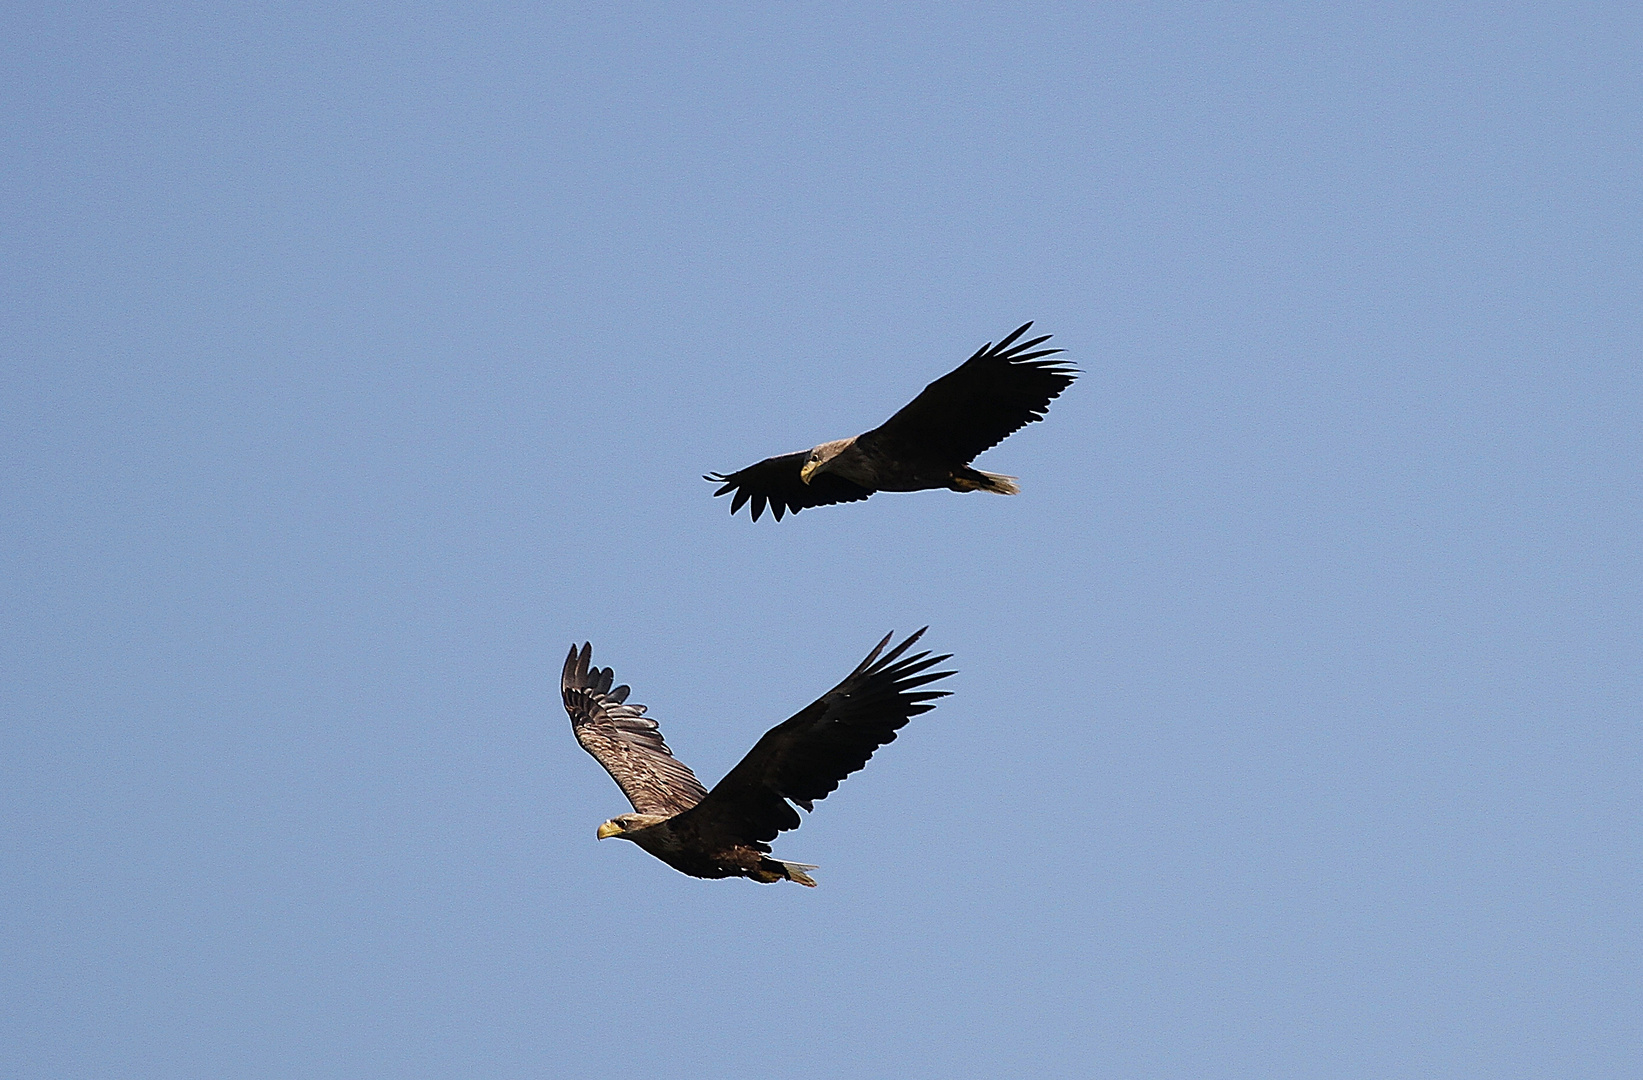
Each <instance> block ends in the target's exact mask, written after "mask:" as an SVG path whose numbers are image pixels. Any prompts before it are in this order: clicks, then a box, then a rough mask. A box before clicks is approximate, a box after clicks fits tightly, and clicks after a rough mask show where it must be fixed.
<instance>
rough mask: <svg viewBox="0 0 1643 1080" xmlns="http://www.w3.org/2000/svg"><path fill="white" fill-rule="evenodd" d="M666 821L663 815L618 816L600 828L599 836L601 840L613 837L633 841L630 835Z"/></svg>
mask: <svg viewBox="0 0 1643 1080" xmlns="http://www.w3.org/2000/svg"><path fill="white" fill-rule="evenodd" d="M666 820H667V817H666V815H663V814H617V815H616V816H615V817H613V818H611V819H610V820H609V821H607V822H605V823H604V824H603V825H601V826H599V832H598V833H597V835H598V837H599V839H601V840H609V839H610V838H611V837H613V836H620V837H622V838H623V839H625V840H632V839H633V837H631V836H629V835H628V834H629V833H634V832H638V831H639V830H640V829H648V828H650V827H651V826H652V825H657V824H660V823H661V822H664V821H666Z"/></svg>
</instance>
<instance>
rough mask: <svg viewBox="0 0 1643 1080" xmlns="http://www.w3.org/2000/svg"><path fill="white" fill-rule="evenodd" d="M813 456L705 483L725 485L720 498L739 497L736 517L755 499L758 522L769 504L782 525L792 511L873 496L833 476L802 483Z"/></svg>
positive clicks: (783, 459) (766, 463) (714, 476)
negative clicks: (802, 471) (727, 494)
mask: <svg viewBox="0 0 1643 1080" xmlns="http://www.w3.org/2000/svg"><path fill="white" fill-rule="evenodd" d="M809 456H810V451H808V450H800V451H799V452H798V453H796V454H782V455H780V456H779V457H772V458H765V459H764V460H763V461H761V462H759V463H758V464H757V465H749V466H748V467H747V468H745V469H743V470H741V471H740V472H733V473H731V474H729V475H728V476H721V475H719V474H718V473H708V474H707V475H706V476H704V477H702V479H703V480H711V481H713V482H714V483H715V484H723V485H724V487H722V488H720V489H719V490H718V491H715V492H714V493H713V494H714V495H716V496H717V495H723V494H724V493H725V492H727V491H735V492H736V497H735V498H733V499H731V500H730V512H731V513H732V514H734V513H735V512H736V511H738V510H740V509H741V508H742V504H743V503H745V502H747V501H748V500H749V499H752V500H753V520H754V521H758V520H759V515H760V514H762V513H764V504H765V503H766V502H767V501H768V502H769V503H770V511H771V513H773V514H775V515H776V520H777V521H780V520H781V519H782V515H783V514H785V513H787V512H788V511H789V510H791V511H793V512H794V513H795V514H796V513H798V512H799V511H800V510H804V509H806V508H808V507H811V506H828V505H830V504H832V503H841V502H855V501H856V500H857V499H865V498H867V496H869V495H871V494H873V492H872V490H871V489H869V488H864V487H862V486H861V485H860V484H855V483H851V482H850V481H849V480H846V479H845V478H844V477H842V476H833V475H831V474H829V473H822V474H820V475H818V476H813V477H811V478H810V483H808V484H807V483H805V482H804V481H803V480H800V479H799V467H800V466H802V465H803V464H804V459H805V458H807V457H809Z"/></svg>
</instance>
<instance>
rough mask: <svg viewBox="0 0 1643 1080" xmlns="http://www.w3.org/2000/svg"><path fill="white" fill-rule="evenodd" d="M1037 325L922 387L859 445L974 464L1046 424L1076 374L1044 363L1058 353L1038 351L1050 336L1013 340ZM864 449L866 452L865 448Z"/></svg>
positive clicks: (1071, 369)
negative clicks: (1030, 427) (1025, 430)
mask: <svg viewBox="0 0 1643 1080" xmlns="http://www.w3.org/2000/svg"><path fill="white" fill-rule="evenodd" d="M1030 326H1032V323H1030V322H1029V323H1023V324H1022V325H1021V326H1019V327H1017V329H1016V331H1015V333H1013V334H1011V335H1010V336H1009V337H1007V338H1005V339H1004V340H1003V341H1000V342H999V343H998V344H997V345H994V344H993V343H992V342H988V343H987V344H985V345H983V346H982V347H981V348H979V349H977V350H976V353H975V355H974V356H972V357H970V359H968V360H966V361H964V363H962V364H960V365H959V366H958V367H957V368H955V369H953V370H952V371H950V372H948V373H947V374H945V375H943V376H942V377H941V378H939V379H937V380H936V381H935V382H933V383H931V384H930V385H929V386H926V387H925V388H924V391H923V392H922V393H920V394H919V396H918V397H916V398H914V399H913V400H912V401H910V402H908V403H907V405H906V406H905V407H904V408H903V409H902V410H901V411H900V412H898V413H896V415H894V416H892V417H891V418H890V419H888V420H886V421H885V422H884V423H882V424H880V425H879V426H878V427H876V428H874V429H873V430H872V431H869V432H866V433H865V434H863V435H862V436H861V438H860V439H858V440H857V442H858V444H866V447H870V448H872V449H876V450H883V451H886V452H888V454H889V455H890V456H892V457H895V458H900V459H903V460H916V459H918V458H922V457H929V456H936V457H940V458H942V459H944V460H948V461H961V462H966V463H967V462H969V460H970V459H971V458H973V457H975V456H976V455H977V454H979V453H981V452H982V451H983V450H986V449H989V448H991V447H994V446H997V445H998V444H999V443H1000V442H1001V441H1003V439H1004V437H1005V436H1006V435H1009V434H1010V433H1011V432H1013V431H1016V430H1018V429H1020V428H1022V427H1024V426H1025V425H1027V424H1030V423H1032V422H1033V421H1034V420H1042V419H1044V413H1045V410H1047V409H1048V408H1049V407H1050V402H1051V401H1053V400H1054V399H1055V398H1056V397H1057V395H1059V394H1060V393H1061V391H1063V390H1065V389H1066V388H1067V387H1069V386H1071V385H1072V382H1073V380H1074V379H1075V378H1077V377H1078V369H1077V368H1075V367H1070V366H1068V365H1067V364H1066V363H1065V362H1064V361H1060V360H1045V359H1044V357H1046V356H1054V355H1055V354H1056V353H1059V352H1060V351H1061V350H1060V349H1040V348H1039V347H1038V346H1040V345H1042V344H1044V342H1046V341H1048V340H1050V335H1049V334H1045V335H1044V336H1043V337H1036V338H1032V339H1030V340H1028V341H1023V342H1020V343H1017V342H1016V339H1017V338H1019V337H1020V336H1021V335H1022V334H1025V333H1026V332H1027V328H1028V327H1030ZM866 447H864V448H866Z"/></svg>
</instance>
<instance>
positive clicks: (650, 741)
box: [559, 628, 953, 886]
mask: <svg viewBox="0 0 1643 1080" xmlns="http://www.w3.org/2000/svg"><path fill="white" fill-rule="evenodd" d="M926 629H927V628H926ZM923 633H924V631H923V630H920V631H919V632H918V633H917V634H914V635H912V636H911V637H909V638H908V639H907V640H906V641H903V642H902V643H901V644H900V645H897V646H896V647H895V648H893V649H891V650H890V651H889V652H887V653H884V655H883V656H880V655H879V654H880V653H881V652H884V647H885V646H886V645H888V644H889V643H890V638H891V637H893V636H894V635H893V634H886V635H885V638H884V640H883V641H881V642H879V643H878V645H877V647H875V648H874V649H873V651H872V652H870V653H868V654H867V659H865V660H863V661H862V662H861V664H860V665H858V666H857V668H856V670H855V671H852V672H851V673H850V674H849V675H847V676H845V678H844V681H843V682H841V683H839V685H837V686H835V687H833V689H831V690H829V691H828V692H827V693H825V694H823V695H822V696H821V697H820V698H817V699H816V700H815V701H814V702H812V703H811V704H810V705H809V706H807V707H806V708H804V709H803V710H801V711H800V712H799V713H798V714H797V715H795V716H794V717H793V718H792V719H790V720H786V721H783V722H782V723H780V724H777V725H776V726H775V727H773V728H771V729H770V730H769V731H767V732H765V734H764V737H763V738H762V739H760V740H759V741H758V742H757V743H756V744H754V747H753V749H752V750H750V751H748V753H747V756H746V757H744V758H742V760H741V763H740V764H738V765H737V766H736V767H735V768H734V769H731V770H730V772H728V773H726V774H725V777H724V779H723V780H720V781H719V782H718V783H717V784H715V785H714V787H713V790H712V791H708V790H707V789H706V788H704V787H702V785H701V782H700V781H699V780H697V779H696V775H695V774H694V773H692V772H691V771H690V768H689V767H688V766H686V765H685V764H684V763H682V762H680V761H679V760H678V759H677V758H675V757H674V756H673V753H672V751H670V750H669V749H668V748H667V743H665V742H663V741H662V732H661V729H660V728H658V727H657V725H656V721H654V720H652V719H650V718H649V717H648V716H646V715H645V707H644V706H643V705H629V704H628V703H627V697H628V688H627V687H626V686H618V687H616V688H615V689H612V688H611V682H612V681H613V680H614V675H613V674H612V673H611V669H610V668H603V669H601V668H596V667H590V666H589V664H590V662H591V661H592V659H593V646H592V645H590V644H584V645H583V646H582V648H581V649H577V647H576V646H574V645H572V646H571V650H570V655H569V656H568V657H566V658H565V670H564V674H562V675H561V676H560V678H559V687H560V692H561V693H562V694H563V695H564V699H565V711H566V712H567V713H569V714H570V723H571V730H572V731H573V732H575V734H576V741H577V742H579V743H581V744H582V749H584V750H586V751H587V752H588V753H590V754H592V755H593V756H594V758H595V760H597V761H598V762H599V764H601V765H603V766H604V767H605V771H606V772H608V773H610V775H611V778H612V779H614V780H615V781H616V786H617V787H619V788H621V789H622V794H624V795H626V796H627V797H628V801H629V802H631V803H632V804H633V809H634V810H635V811H636V812H635V813H632V814H618V815H616V816H615V817H613V818H611V819H610V820H609V821H607V822H605V823H604V824H603V825H601V826H599V833H598V836H599V839H601V840H604V839H606V838H607V837H611V836H620V837H621V838H622V839H624V840H631V841H633V842H634V843H635V844H638V845H639V846H640V847H642V848H644V849H645V850H646V851H648V852H650V853H651V854H652V855H654V856H656V857H657V858H658V859H661V860H662V861H663V862H665V863H667V864H668V865H669V866H671V867H673V868H674V869H675V870H678V871H680V872H681V873H685V874H689V875H690V876H691V877H699V878H723V877H745V878H752V879H753V880H754V881H762V882H765V883H767V884H768V883H770V882H775V881H796V882H798V883H799V884H800V885H810V886H814V885H815V884H816V882H815V881H814V880H813V879H812V878H811V877H810V875H809V874H807V873H805V871H807V870H814V869H816V868H815V867H814V866H809V865H807V864H805V863H794V862H784V861H782V860H781V859H772V858H771V857H770V843H769V841H771V840H774V839H775V838H776V834H777V833H780V832H785V831H787V830H788V829H796V828H798V827H799V814H798V811H796V810H794V809H793V806H792V805H789V804H795V805H798V806H802V807H804V808H805V810H807V811H808V810H813V809H815V804H816V802H817V800H819V799H824V798H826V797H827V796H828V795H829V794H830V793H831V792H832V791H833V789H835V788H837V787H838V786H839V782H840V781H841V780H843V779H844V778H845V777H846V776H849V775H850V774H851V773H853V772H855V771H856V770H857V769H860V768H861V767H862V766H863V765H865V764H867V759H868V758H870V757H872V756H873V751H875V750H877V749H878V748H879V747H881V746H883V745H884V744H885V743H887V742H891V741H893V740H894V739H895V737H896V731H897V730H898V729H900V728H901V727H903V726H905V725H906V723H907V721H908V720H909V719H911V718H912V717H914V716H917V715H918V714H919V713H922V712H928V711H930V710H931V709H933V708H935V706H933V705H930V704H929V702H930V701H931V700H932V699H934V698H939V697H946V696H947V691H945V690H921V689H919V687H921V686H924V685H926V684H928V683H932V682H935V681H936V680H937V679H945V678H946V677H947V676H949V675H951V674H953V673H952V672H951V671H930V670H929V669H930V668H932V667H934V666H935V665H937V664H939V663H941V662H942V661H943V660H946V659H948V656H931V655H930V654H929V653H928V652H921V653H915V654H914V655H912V656H907V657H903V655H902V654H903V653H905V652H906V651H907V648H908V646H910V645H912V644H913V642H915V641H917V640H918V639H919V637H920V635H922V634H923Z"/></svg>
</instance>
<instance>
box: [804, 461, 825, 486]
mask: <svg viewBox="0 0 1643 1080" xmlns="http://www.w3.org/2000/svg"><path fill="white" fill-rule="evenodd" d="M821 467H822V463H821V462H819V461H807V462H805V463H804V464H803V465H801V466H799V479H800V480H803V481H804V482H805V483H807V484H808V483H810V478H811V477H812V476H815V475H816V470H817V469H819V468H821Z"/></svg>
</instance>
